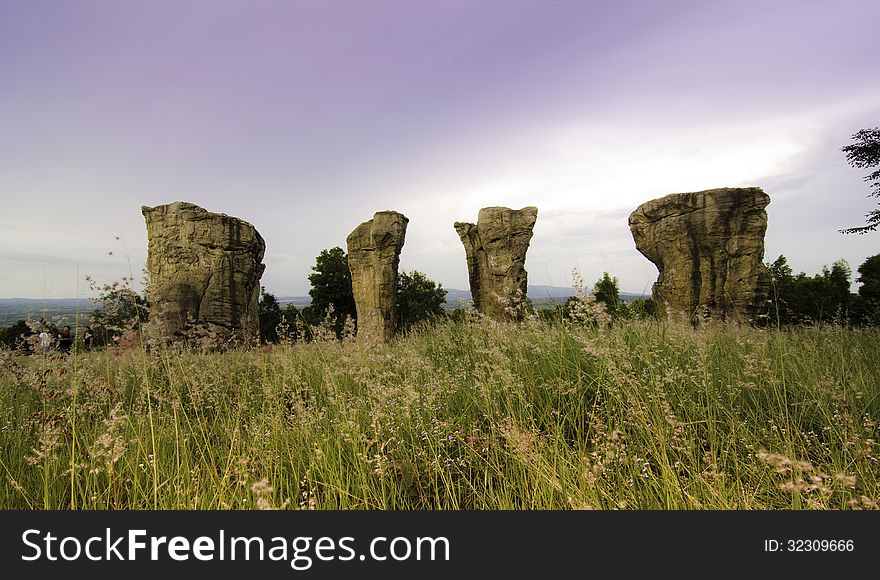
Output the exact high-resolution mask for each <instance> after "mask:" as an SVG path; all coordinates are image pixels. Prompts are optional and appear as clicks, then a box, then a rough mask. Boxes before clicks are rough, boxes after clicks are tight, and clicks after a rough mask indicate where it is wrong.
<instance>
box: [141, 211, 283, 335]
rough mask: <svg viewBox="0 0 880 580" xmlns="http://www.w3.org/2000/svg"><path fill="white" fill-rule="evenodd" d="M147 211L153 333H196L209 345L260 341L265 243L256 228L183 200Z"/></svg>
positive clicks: (150, 328)
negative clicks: (260, 310)
mask: <svg viewBox="0 0 880 580" xmlns="http://www.w3.org/2000/svg"><path fill="white" fill-rule="evenodd" d="M141 212H142V213H143V214H144V219H145V220H146V224H147V238H148V241H149V248H148V254H147V271H148V272H149V276H150V288H149V302H150V322H149V324H148V325H147V328H148V334H149V335H150V336H152V337H155V338H161V339H164V340H177V339H180V338H184V336H182V335H183V334H185V332H184V331H185V329H189V330H188V331H187V332H190V331H192V332H196V333H197V334H198V335H199V337H200V338H201V339H202V340H203V341H204V342H205V343H207V346H220V345H222V344H225V343H227V342H245V343H249V342H253V341H256V340H259V332H260V326H259V324H260V323H259V315H258V310H257V303H258V300H259V295H260V277H261V276H262V275H263V270H264V269H265V265H264V264H263V263H262V261H263V254H264V253H265V251H266V243H265V242H264V241H263V238H262V237H261V236H260V234H259V233H258V232H257V230H256V229H255V228H254V226H252V225H251V224H249V223H247V222H246V221H243V220H240V219H238V218H235V217H230V216H228V215H225V214H217V213H211V212H209V211H207V210H205V209H202V208H201V207H199V206H197V205H193V204H191V203H186V202H180V201H178V202H174V203H171V204H167V205H159V206H156V207H146V206H144V207H142V208H141ZM212 343H213V344H212Z"/></svg>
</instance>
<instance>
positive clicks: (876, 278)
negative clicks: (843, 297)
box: [856, 254, 880, 300]
mask: <svg viewBox="0 0 880 580" xmlns="http://www.w3.org/2000/svg"><path fill="white" fill-rule="evenodd" d="M858 272H859V277H858V278H857V279H856V282H858V283H859V284H861V287H859V296H861V297H863V298H866V299H869V300H880V254H877V255H876V256H871V257H869V258H868V259H867V260H865V261H864V263H862V265H861V266H859V269H858Z"/></svg>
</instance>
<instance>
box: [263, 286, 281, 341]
mask: <svg viewBox="0 0 880 580" xmlns="http://www.w3.org/2000/svg"><path fill="white" fill-rule="evenodd" d="M258 311H259V316H260V342H263V343H269V342H278V325H279V324H280V323H281V305H280V304H279V303H278V300H277V299H276V298H275V295H274V294H270V293H268V292H266V288H265V287H263V286H260V303H259V308H258Z"/></svg>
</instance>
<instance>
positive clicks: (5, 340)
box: [0, 320, 33, 350]
mask: <svg viewBox="0 0 880 580" xmlns="http://www.w3.org/2000/svg"><path fill="white" fill-rule="evenodd" d="M31 334H33V333H32V332H31V329H30V327H29V326H28V324H27V322H26V321H24V320H19V321H18V322H16V323H15V324H13V325H12V326H9V327H6V328H0V347H3V348H8V349H9V350H19V349H24V350H28V344H27V338H28V337H29V336H30V335H31Z"/></svg>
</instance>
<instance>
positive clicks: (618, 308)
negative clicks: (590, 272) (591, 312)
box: [593, 272, 623, 317]
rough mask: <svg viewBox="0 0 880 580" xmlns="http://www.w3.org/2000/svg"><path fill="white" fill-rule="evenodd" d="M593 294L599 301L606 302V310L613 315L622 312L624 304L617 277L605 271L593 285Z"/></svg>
mask: <svg viewBox="0 0 880 580" xmlns="http://www.w3.org/2000/svg"><path fill="white" fill-rule="evenodd" d="M593 296H595V297H596V301H597V302H602V303H603V304H605V310H606V311H607V312H608V314H610V315H611V316H613V317H616V316H618V315H619V314H622V310H623V308H622V306H623V304H622V303H621V301H620V288H619V287H618V285H617V277H616V276H615V277H614V278H612V277H611V276H609V275H608V272H605V273H604V275H603V276H602V277H601V278H600V279H599V280H598V281H597V282H596V284H595V285H594V286H593Z"/></svg>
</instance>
